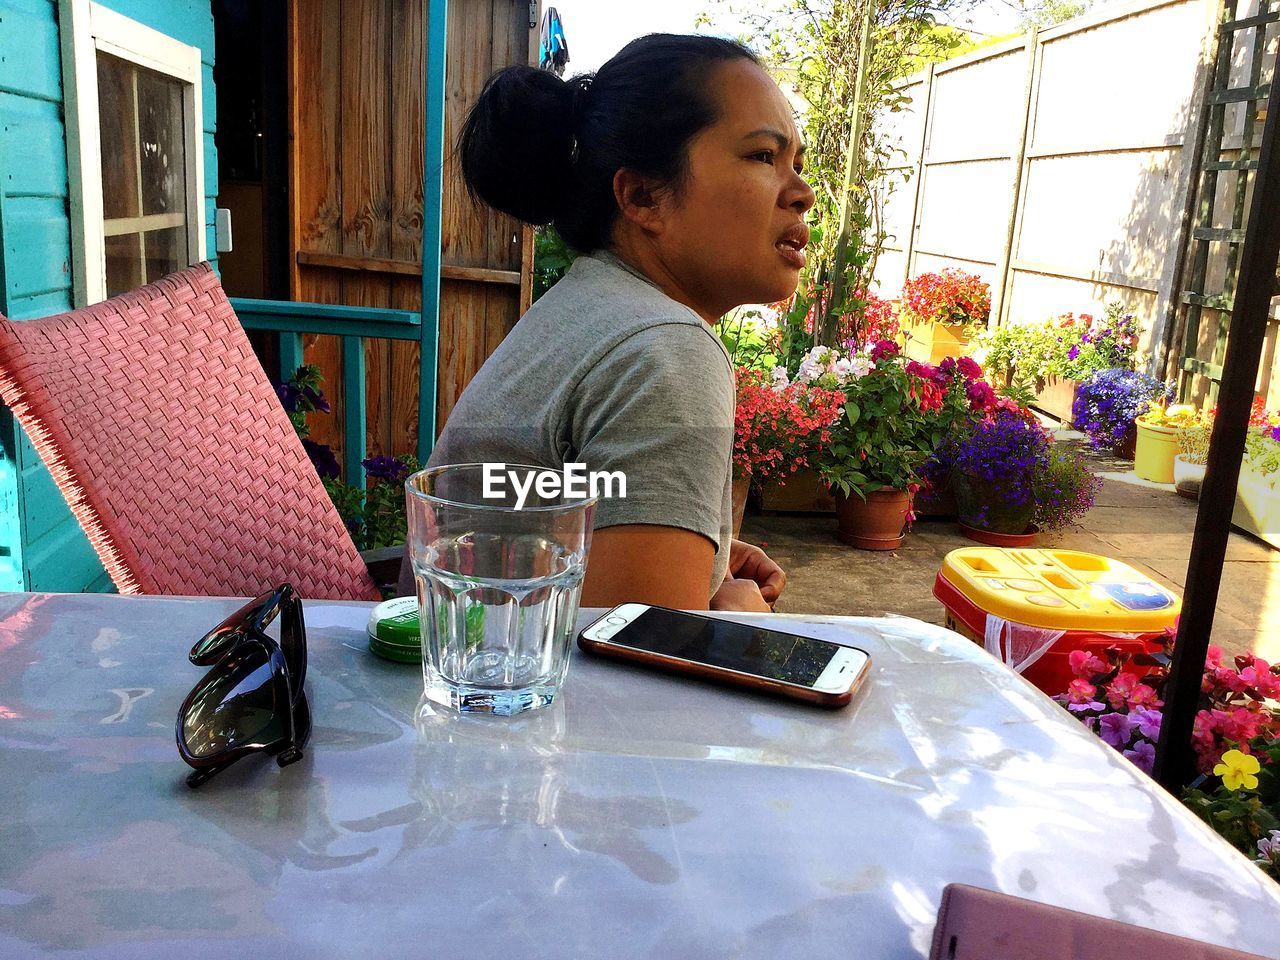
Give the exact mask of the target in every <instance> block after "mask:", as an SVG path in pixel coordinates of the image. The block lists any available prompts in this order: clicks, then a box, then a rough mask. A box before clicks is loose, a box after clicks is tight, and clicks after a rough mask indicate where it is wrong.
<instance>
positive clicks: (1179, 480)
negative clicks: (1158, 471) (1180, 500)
mask: <svg viewBox="0 0 1280 960" xmlns="http://www.w3.org/2000/svg"><path fill="white" fill-rule="evenodd" d="M1205 466H1206V464H1203V463H1189V462H1188V461H1187V460H1186V459H1185V458H1184V457H1182V456H1181V455H1179V456H1176V457H1174V458H1173V485H1174V487H1175V488H1176V489H1177V491H1178V493H1179V494H1180V495H1182V496H1184V497H1186V498H1187V499H1188V500H1199V499H1200V485H1201V484H1202V483H1204V470H1205Z"/></svg>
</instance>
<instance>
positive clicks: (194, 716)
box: [177, 583, 311, 787]
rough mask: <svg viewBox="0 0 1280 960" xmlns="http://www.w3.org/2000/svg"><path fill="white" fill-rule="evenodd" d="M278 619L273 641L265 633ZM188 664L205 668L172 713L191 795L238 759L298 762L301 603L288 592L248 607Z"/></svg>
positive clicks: (285, 587) (306, 730) (302, 720)
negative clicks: (188, 770) (277, 632)
mask: <svg viewBox="0 0 1280 960" xmlns="http://www.w3.org/2000/svg"><path fill="white" fill-rule="evenodd" d="M277 617H279V618H280V641H279V642H278V643H277V642H276V641H275V640H273V639H272V638H271V637H269V636H268V635H267V627H268V626H270V624H271V623H272V622H273V621H274V620H275V619H276V618H277ZM190 659H191V662H192V663H194V664H195V665H196V666H198V667H208V666H212V668H213V669H211V670H210V671H209V672H208V673H206V674H205V675H204V679H202V680H201V681H200V682H199V683H198V684H196V687H195V689H194V690H192V691H191V693H189V694H188V695H187V699H186V700H184V701H183V703H182V707H181V708H180V709H179V710H178V728H177V735H178V752H179V753H180V754H182V759H183V760H185V761H186V762H187V764H188V765H189V766H192V767H194V768H195V771H194V772H193V773H191V774H189V775H188V776H187V785H188V786H190V787H198V786H200V784H202V783H204V782H205V781H206V780H208V779H209V778H210V777H213V776H215V775H217V774H219V773H221V772H222V771H223V770H225V769H226V768H227V767H229V766H231V764H233V763H235V762H236V761H237V760H239V759H241V758H242V757H247V756H248V755H249V754H251V753H265V754H266V755H267V756H273V757H275V758H276V763H278V764H279V765H280V766H282V767H284V766H288V765H289V764H291V763H294V762H296V761H298V760H301V759H302V747H303V744H305V743H306V742H307V738H308V737H309V736H310V735H311V712H310V710H308V708H307V697H306V694H305V693H304V692H303V681H304V680H305V679H306V675H307V638H306V628H305V625H304V623H303V619H302V598H301V597H299V596H298V595H297V593H295V592H294V589H293V587H291V586H289V584H287V583H286V584H282V585H281V586H279V587H277V588H276V589H275V590H272V591H270V592H268V593H264V594H263V595H262V596H260V597H258V598H257V599H256V600H251V601H250V602H249V603H247V604H245V605H244V606H243V607H241V608H240V609H239V610H237V611H236V612H235V613H233V614H231V616H229V617H227V619H225V620H223V621H222V622H221V623H220V624H218V625H217V626H216V627H214V628H213V629H212V630H210V631H209V632H208V633H207V634H205V635H204V637H202V638H201V639H200V641H199V642H198V643H196V645H195V646H194V647H192V648H191V654H190Z"/></svg>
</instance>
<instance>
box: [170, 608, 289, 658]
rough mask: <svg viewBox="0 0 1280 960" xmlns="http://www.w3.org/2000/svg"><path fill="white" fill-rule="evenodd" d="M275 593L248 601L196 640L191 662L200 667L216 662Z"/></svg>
mask: <svg viewBox="0 0 1280 960" xmlns="http://www.w3.org/2000/svg"><path fill="white" fill-rule="evenodd" d="M275 593H276V591H274V590H269V591H267V592H266V593H264V594H262V596H260V597H256V598H254V599H253V600H250V601H249V602H248V603H246V604H245V605H244V606H243V607H241V608H240V609H239V610H237V611H236V612H235V613H233V614H231V616H229V617H227V618H226V619H225V620H223V621H222V622H221V623H220V624H218V625H217V626H216V627H214V628H213V629H212V630H210V631H209V632H208V633H206V634H205V635H204V636H203V637H201V638H200V639H199V640H197V641H196V645H195V646H194V647H192V648H191V654H190V659H191V662H192V663H194V664H196V666H201V667H207V666H209V665H211V664H213V663H214V662H216V661H217V660H218V658H219V657H221V656H222V655H223V654H224V653H225V652H226V651H227V649H228V647H230V645H231V641H233V640H235V639H236V638H237V637H239V636H240V635H241V634H242V633H243V632H244V630H245V627H247V626H248V625H249V624H251V623H253V622H254V618H255V616H257V615H260V613H261V611H262V608H263V607H264V606H266V605H267V604H268V603H269V602H270V600H271V598H272V596H273V595H274V594H275ZM273 615H274V614H273ZM268 622H269V621H268Z"/></svg>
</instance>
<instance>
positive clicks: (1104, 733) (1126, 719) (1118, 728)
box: [1098, 713, 1134, 750]
mask: <svg viewBox="0 0 1280 960" xmlns="http://www.w3.org/2000/svg"><path fill="white" fill-rule="evenodd" d="M1098 723H1099V726H1100V728H1101V729H1100V730H1099V734H1098V735H1099V736H1101V737H1102V739H1103V740H1105V741H1106V742H1107V743H1109V744H1111V746H1113V747H1115V748H1116V749H1117V750H1118V749H1120V748H1121V747H1123V746H1125V745H1126V744H1127V743H1128V742H1129V737H1130V736H1132V735H1133V727H1134V723H1133V718H1132V717H1130V716H1129V715H1128V714H1124V713H1108V714H1107V715H1106V716H1104V717H1103V718H1102V719H1101V720H1099V721H1098Z"/></svg>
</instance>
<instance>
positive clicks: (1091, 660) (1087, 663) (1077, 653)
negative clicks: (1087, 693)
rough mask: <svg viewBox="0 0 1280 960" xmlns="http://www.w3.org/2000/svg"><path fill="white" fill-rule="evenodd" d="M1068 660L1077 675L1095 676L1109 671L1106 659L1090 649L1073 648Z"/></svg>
mask: <svg viewBox="0 0 1280 960" xmlns="http://www.w3.org/2000/svg"><path fill="white" fill-rule="evenodd" d="M1067 662H1068V663H1070V664H1071V672H1072V673H1073V674H1075V675H1076V676H1077V677H1095V676H1097V675H1098V674H1100V673H1106V672H1107V663H1106V661H1105V660H1103V659H1102V658H1101V657H1099V656H1097V655H1095V654H1094V653H1092V652H1091V651H1089V650H1072V651H1071V653H1070V655H1069V656H1068V657H1067Z"/></svg>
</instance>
